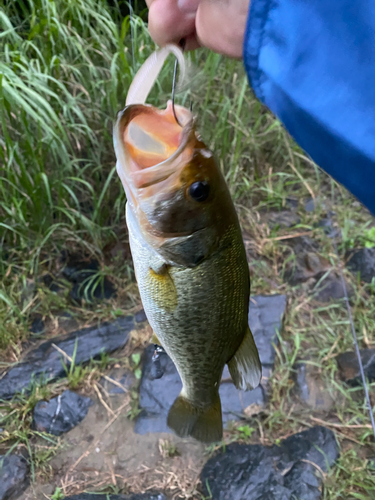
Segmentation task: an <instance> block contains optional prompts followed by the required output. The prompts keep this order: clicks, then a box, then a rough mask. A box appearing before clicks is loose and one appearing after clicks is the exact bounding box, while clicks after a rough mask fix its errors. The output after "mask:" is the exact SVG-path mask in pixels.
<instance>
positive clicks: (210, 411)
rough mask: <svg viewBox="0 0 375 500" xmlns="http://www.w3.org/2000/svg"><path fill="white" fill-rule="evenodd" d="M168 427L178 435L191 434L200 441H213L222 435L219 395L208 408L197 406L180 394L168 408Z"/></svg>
mask: <svg viewBox="0 0 375 500" xmlns="http://www.w3.org/2000/svg"><path fill="white" fill-rule="evenodd" d="M167 424H168V427H170V428H171V429H173V430H174V431H175V433H176V434H177V435H178V436H180V437H187V436H192V437H193V438H195V439H197V440H198V441H201V442H202V443H214V442H217V441H220V440H221V438H222V437H223V421H222V418H221V402H220V396H219V394H217V396H216V398H215V400H214V402H213V404H212V405H211V406H210V407H208V408H204V409H201V408H197V407H196V406H194V405H192V404H191V403H190V401H188V400H187V399H186V398H184V397H183V396H181V394H180V395H179V396H178V397H177V399H176V400H175V402H174V403H173V405H172V407H171V409H170V410H169V414H168V420H167Z"/></svg>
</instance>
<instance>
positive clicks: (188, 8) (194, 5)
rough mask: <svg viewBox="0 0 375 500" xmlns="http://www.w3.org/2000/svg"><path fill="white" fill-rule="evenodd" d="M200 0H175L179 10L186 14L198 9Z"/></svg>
mask: <svg viewBox="0 0 375 500" xmlns="http://www.w3.org/2000/svg"><path fill="white" fill-rule="evenodd" d="M199 3H200V0H177V6H178V8H179V9H180V11H181V12H185V13H186V14H191V13H195V12H196V11H197V9H198V5H199Z"/></svg>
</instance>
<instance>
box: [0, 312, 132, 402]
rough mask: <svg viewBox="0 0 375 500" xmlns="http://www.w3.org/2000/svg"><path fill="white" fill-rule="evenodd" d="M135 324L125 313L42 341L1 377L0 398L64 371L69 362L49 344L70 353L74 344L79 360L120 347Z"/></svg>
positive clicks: (52, 377)
mask: <svg viewBox="0 0 375 500" xmlns="http://www.w3.org/2000/svg"><path fill="white" fill-rule="evenodd" d="M134 326H135V325H134V318H133V316H126V317H122V318H118V319H116V320H115V321H113V322H111V323H103V324H102V325H100V326H92V327H89V328H84V329H82V330H77V331H75V332H72V333H70V334H69V335H66V336H63V337H58V338H54V339H52V340H48V341H46V342H43V343H42V344H40V346H39V347H37V348H36V349H34V350H33V351H31V352H30V353H29V354H28V355H27V356H26V357H25V359H24V361H23V362H21V363H19V364H18V365H16V366H14V367H13V368H11V369H10V370H9V371H8V372H7V373H6V374H5V375H4V376H2V377H1V378H0V399H10V398H12V397H13V396H14V395H15V394H16V393H17V392H21V391H22V390H24V389H28V388H29V386H30V384H31V383H32V382H33V381H35V380H38V381H43V382H49V381H52V380H55V379H57V378H60V377H64V376H65V375H66V373H65V369H64V367H63V364H62V361H64V363H65V364H66V365H67V366H68V367H69V366H70V362H69V361H68V359H66V358H65V357H64V356H63V355H62V354H61V353H60V352H59V351H58V350H57V349H55V348H54V347H53V345H52V344H55V345H56V346H57V347H58V348H59V349H60V350H62V351H63V352H64V353H66V354H67V355H68V356H69V357H72V356H73V353H74V351H75V347H76V353H75V363H76V364H81V363H85V362H87V361H90V359H91V358H96V357H98V356H100V355H101V354H103V353H109V352H113V351H115V350H116V349H119V348H121V347H123V346H124V345H125V344H126V342H127V341H128V339H129V333H130V332H131V330H133V329H134ZM0 376H1V375H0Z"/></svg>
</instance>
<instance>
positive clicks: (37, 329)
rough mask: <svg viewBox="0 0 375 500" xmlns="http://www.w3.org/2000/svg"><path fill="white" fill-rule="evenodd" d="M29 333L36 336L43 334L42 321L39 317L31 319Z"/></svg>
mask: <svg viewBox="0 0 375 500" xmlns="http://www.w3.org/2000/svg"><path fill="white" fill-rule="evenodd" d="M30 332H31V333H34V334H36V335H37V334H40V333H43V332H44V321H43V319H42V317H41V316H37V317H35V318H34V319H33V321H32V323H31V326H30Z"/></svg>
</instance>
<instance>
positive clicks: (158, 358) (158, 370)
mask: <svg viewBox="0 0 375 500" xmlns="http://www.w3.org/2000/svg"><path fill="white" fill-rule="evenodd" d="M163 356H167V353H166V352H165V351H164V349H163V348H162V347H161V346H159V345H154V350H153V354H152V358H151V366H150V372H149V376H148V378H149V379H150V380H156V379H158V378H161V377H162V376H163V375H164V365H165V357H164V358H163ZM162 360H164V363H163V362H162Z"/></svg>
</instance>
